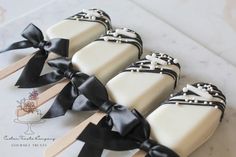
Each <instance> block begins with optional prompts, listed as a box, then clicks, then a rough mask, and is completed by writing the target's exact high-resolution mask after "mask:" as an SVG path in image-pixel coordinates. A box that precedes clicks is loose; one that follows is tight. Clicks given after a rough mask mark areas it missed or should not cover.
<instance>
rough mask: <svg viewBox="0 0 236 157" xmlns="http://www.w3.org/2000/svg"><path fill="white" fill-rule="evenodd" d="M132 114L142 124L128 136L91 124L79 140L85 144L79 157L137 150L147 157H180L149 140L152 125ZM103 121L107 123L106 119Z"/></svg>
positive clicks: (98, 156)
mask: <svg viewBox="0 0 236 157" xmlns="http://www.w3.org/2000/svg"><path fill="white" fill-rule="evenodd" d="M132 112H133V114H134V115H136V116H137V118H138V119H139V121H140V123H139V125H137V126H136V127H134V128H133V129H132V130H131V131H130V132H129V134H127V135H126V136H122V135H121V134H119V133H118V132H116V131H111V129H110V128H109V127H107V126H104V125H100V124H98V125H94V124H92V123H90V124H89V125H88V126H87V127H86V128H85V129H84V130H83V132H82V133H81V134H80V135H79V137H78V138H77V139H78V140H81V141H83V142H85V145H84V147H83V149H82V153H80V154H79V157H86V156H91V157H100V156H101V152H102V150H103V149H108V150H113V151H126V150H132V149H136V148H139V149H141V150H143V151H145V152H147V154H146V157H179V156H178V154H176V153H175V152H174V151H173V150H171V149H169V148H167V147H166V146H163V145H161V144H158V143H157V142H156V141H154V140H151V139H149V136H150V125H149V124H148V122H147V121H146V120H145V119H144V118H143V117H142V116H141V115H140V114H139V113H138V112H137V111H135V110H133V111H132ZM102 121H106V119H103V120H102ZM100 123H101V122H100ZM86 147H89V148H90V150H89V151H86V150H87V148H86ZM98 152H100V154H98Z"/></svg>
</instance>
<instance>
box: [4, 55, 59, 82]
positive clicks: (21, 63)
mask: <svg viewBox="0 0 236 157" xmlns="http://www.w3.org/2000/svg"><path fill="white" fill-rule="evenodd" d="M33 55H34V53H33V54H31V55H27V56H26V57H24V58H22V59H20V60H18V61H16V62H15V63H13V64H10V65H9V66H7V67H6V68H4V69H2V70H0V80H2V79H4V78H6V77H7V76H9V75H11V74H13V73H14V72H16V71H17V70H19V69H21V68H22V67H24V66H25V65H26V64H27V63H28V62H29V60H30V59H31V57H32V56H33ZM57 57H58V55H56V54H55V53H50V54H49V56H48V59H47V60H50V59H53V58H57Z"/></svg>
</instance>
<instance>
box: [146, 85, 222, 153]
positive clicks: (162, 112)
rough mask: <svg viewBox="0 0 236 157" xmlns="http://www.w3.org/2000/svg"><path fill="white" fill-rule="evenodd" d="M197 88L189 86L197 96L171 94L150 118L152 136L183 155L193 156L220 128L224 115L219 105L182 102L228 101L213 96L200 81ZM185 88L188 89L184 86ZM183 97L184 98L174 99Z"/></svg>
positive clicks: (210, 102)
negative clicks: (172, 101)
mask: <svg viewBox="0 0 236 157" xmlns="http://www.w3.org/2000/svg"><path fill="white" fill-rule="evenodd" d="M197 86H198V87H201V88H197V87H194V86H192V85H187V86H186V87H185V88H186V89H188V90H190V91H191V92H194V93H196V94H197V95H191V94H186V93H185V94H183V95H176V96H173V97H171V98H170V99H169V100H170V101H169V102H166V103H165V104H164V105H162V106H160V107H159V108H157V109H156V110H155V111H153V112H152V113H151V114H150V115H149V116H148V117H147V120H148V122H149V124H150V125H151V135H152V138H154V139H155V140H156V141H158V142H159V143H160V144H162V145H165V146H167V147H168V148H170V149H172V150H173V151H175V152H176V153H177V154H179V156H180V157H187V156H189V155H190V154H191V153H192V152H193V151H194V150H196V149H197V148H198V147H199V146H200V145H202V144H203V143H204V142H206V141H207V140H208V139H209V138H210V137H211V135H212V134H213V133H214V131H215V129H216V128H217V126H218V124H219V122H220V118H221V115H222V112H221V110H219V109H218V106H215V107H212V106H200V105H182V104H181V103H183V102H185V103H186V102H187V103H189V104H194V103H195V104H196V103H199V101H203V104H205V105H208V104H210V105H212V104H213V103H212V102H213V101H214V102H222V103H223V104H225V102H224V101H223V100H222V99H221V98H218V97H213V96H212V95H211V94H209V93H208V92H206V91H203V87H202V86H201V85H200V84H199V85H197ZM184 90H185V89H184ZM177 99H181V100H183V101H174V102H175V104H178V105H173V104H171V103H170V102H171V100H177Z"/></svg>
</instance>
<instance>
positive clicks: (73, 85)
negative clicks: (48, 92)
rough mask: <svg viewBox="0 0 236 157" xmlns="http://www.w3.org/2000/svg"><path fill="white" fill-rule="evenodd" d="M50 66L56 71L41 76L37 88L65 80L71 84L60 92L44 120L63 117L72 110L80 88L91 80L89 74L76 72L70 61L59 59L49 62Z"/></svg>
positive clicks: (36, 83)
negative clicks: (86, 81)
mask: <svg viewBox="0 0 236 157" xmlns="http://www.w3.org/2000/svg"><path fill="white" fill-rule="evenodd" d="M48 64H49V66H50V67H52V68H54V69H55V70H54V71H53V72H51V73H47V74H45V75H42V76H40V77H39V78H38V81H37V82H34V83H35V85H36V86H38V85H46V84H50V83H55V82H58V81H60V80H62V79H63V78H66V79H68V80H70V82H69V83H68V84H67V85H66V86H65V87H64V88H63V89H62V90H61V91H60V93H59V94H58V96H57V97H56V99H55V101H54V102H53V105H52V106H51V108H50V109H49V111H48V112H47V113H46V114H45V115H44V116H43V118H53V117H58V116H63V115H64V114H65V113H66V111H67V110H69V109H72V105H73V103H74V101H75V99H76V98H77V97H78V96H79V95H80V92H79V89H78V87H79V86H80V85H81V84H82V83H83V82H85V80H87V79H88V78H89V76H88V75H87V74H84V73H82V72H79V71H78V70H74V68H73V65H72V63H71V60H70V59H67V58H57V59H53V60H50V61H48ZM86 103H89V102H86Z"/></svg>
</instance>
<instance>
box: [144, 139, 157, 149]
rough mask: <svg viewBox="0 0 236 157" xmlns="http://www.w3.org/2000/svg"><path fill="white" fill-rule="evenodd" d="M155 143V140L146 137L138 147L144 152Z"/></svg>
mask: <svg viewBox="0 0 236 157" xmlns="http://www.w3.org/2000/svg"><path fill="white" fill-rule="evenodd" d="M155 145H157V142H156V141H154V140H151V139H147V140H145V141H144V142H143V143H142V144H141V145H140V149H141V150H143V151H145V152H149V151H150V150H151V149H152V147H154V146H155Z"/></svg>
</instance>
